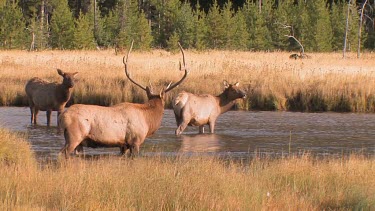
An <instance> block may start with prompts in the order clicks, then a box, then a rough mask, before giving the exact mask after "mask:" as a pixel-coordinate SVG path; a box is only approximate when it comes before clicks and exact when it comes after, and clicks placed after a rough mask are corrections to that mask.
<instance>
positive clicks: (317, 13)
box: [310, 0, 333, 52]
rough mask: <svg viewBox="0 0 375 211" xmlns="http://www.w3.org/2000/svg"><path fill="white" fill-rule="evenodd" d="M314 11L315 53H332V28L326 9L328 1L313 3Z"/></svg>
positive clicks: (322, 0)
mask: <svg viewBox="0 0 375 211" xmlns="http://www.w3.org/2000/svg"><path fill="white" fill-rule="evenodd" d="M312 4H313V8H314V9H313V11H310V14H311V16H312V18H311V21H312V22H313V25H314V27H313V33H314V40H315V46H314V50H315V51H319V52H321V51H331V50H332V36H333V32H332V28H331V21H330V17H329V12H328V9H327V7H326V0H316V1H313V3H312Z"/></svg>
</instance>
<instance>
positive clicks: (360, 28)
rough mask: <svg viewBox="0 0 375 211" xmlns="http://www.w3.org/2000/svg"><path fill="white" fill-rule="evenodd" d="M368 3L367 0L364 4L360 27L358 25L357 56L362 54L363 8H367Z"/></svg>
mask: <svg viewBox="0 0 375 211" xmlns="http://www.w3.org/2000/svg"><path fill="white" fill-rule="evenodd" d="M366 4H367V0H366V1H365V3H363V5H362V9H361V19H360V20H359V27H358V52H357V58H359V57H360V56H361V34H362V23H363V10H364V9H365V6H366Z"/></svg>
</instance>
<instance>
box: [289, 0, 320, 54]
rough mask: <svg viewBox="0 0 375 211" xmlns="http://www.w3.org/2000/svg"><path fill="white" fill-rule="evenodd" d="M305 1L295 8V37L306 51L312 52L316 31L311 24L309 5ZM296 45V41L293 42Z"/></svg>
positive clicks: (300, 0) (299, 2) (301, 0)
mask: <svg viewBox="0 0 375 211" xmlns="http://www.w3.org/2000/svg"><path fill="white" fill-rule="evenodd" d="M308 2H309V1H308ZM307 4H308V3H305V1H304V0H299V1H298V6H297V7H294V9H295V11H294V12H295V14H296V19H295V23H294V24H293V25H295V27H294V36H295V37H298V38H299V41H300V42H301V43H303V45H304V47H305V50H308V51H312V50H313V47H314V45H315V39H314V31H313V26H312V24H311V17H310V15H309V13H308V8H307V6H308V5H307ZM292 42H293V43H294V41H292Z"/></svg>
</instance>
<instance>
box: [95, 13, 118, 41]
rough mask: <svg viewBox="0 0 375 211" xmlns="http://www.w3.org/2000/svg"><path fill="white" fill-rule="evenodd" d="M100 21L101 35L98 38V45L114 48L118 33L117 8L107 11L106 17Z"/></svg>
mask: <svg viewBox="0 0 375 211" xmlns="http://www.w3.org/2000/svg"><path fill="white" fill-rule="evenodd" d="M102 20H103V33H102V34H101V36H100V37H101V41H100V42H99V43H100V44H101V45H104V46H112V47H115V45H116V39H117V36H118V34H119V32H120V24H119V13H118V7H117V8H116V9H115V10H113V11H109V13H108V15H106V16H105V17H103V19H102Z"/></svg>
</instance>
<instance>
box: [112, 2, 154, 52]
mask: <svg viewBox="0 0 375 211" xmlns="http://www.w3.org/2000/svg"><path fill="white" fill-rule="evenodd" d="M127 3H128V4H127V5H126V14H127V17H126V21H125V27H124V28H123V29H122V30H121V31H120V34H119V37H121V40H122V42H123V43H122V44H121V45H122V46H126V45H127V44H128V43H131V41H132V40H134V48H136V49H142V50H148V49H150V47H151V42H152V36H151V28H150V26H149V25H148V21H147V19H146V17H145V14H144V13H143V11H141V12H139V10H138V1H136V0H131V1H128V2H127Z"/></svg>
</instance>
